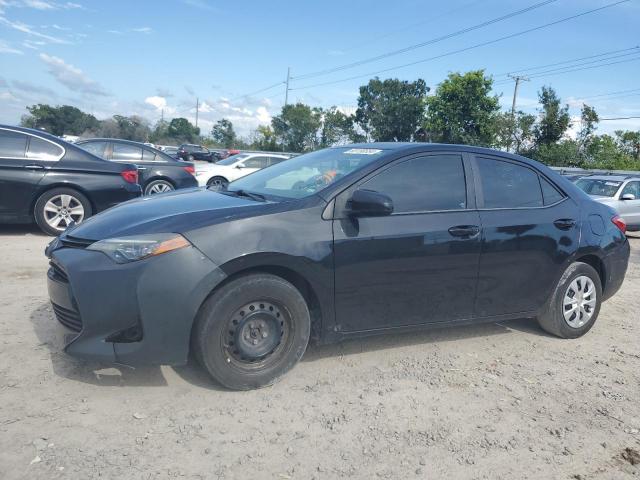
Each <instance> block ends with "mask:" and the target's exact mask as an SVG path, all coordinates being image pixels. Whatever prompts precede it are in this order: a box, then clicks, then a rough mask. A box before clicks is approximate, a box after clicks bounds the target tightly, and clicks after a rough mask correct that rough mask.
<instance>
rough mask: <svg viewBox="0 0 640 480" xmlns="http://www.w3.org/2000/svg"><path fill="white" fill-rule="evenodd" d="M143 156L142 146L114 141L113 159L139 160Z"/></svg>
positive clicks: (124, 160) (122, 160) (121, 160)
mask: <svg viewBox="0 0 640 480" xmlns="http://www.w3.org/2000/svg"><path fill="white" fill-rule="evenodd" d="M141 158H142V148H141V147H137V146H135V145H128V144H125V143H114V144H113V153H112V154H111V159H112V160H116V161H120V162H139V161H140V159H141Z"/></svg>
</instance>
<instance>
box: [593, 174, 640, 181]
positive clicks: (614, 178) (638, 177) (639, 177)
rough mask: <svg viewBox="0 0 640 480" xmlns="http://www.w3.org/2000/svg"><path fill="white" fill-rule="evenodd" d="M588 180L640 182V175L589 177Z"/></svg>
mask: <svg viewBox="0 0 640 480" xmlns="http://www.w3.org/2000/svg"><path fill="white" fill-rule="evenodd" d="M584 178H585V179H588V180H609V181H612V182H624V181H625V180H631V179H633V180H640V175H588V176H586V177H584Z"/></svg>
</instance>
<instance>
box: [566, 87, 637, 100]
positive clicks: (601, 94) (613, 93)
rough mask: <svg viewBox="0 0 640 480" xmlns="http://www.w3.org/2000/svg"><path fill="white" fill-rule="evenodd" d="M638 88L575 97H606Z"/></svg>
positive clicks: (635, 90)
mask: <svg viewBox="0 0 640 480" xmlns="http://www.w3.org/2000/svg"><path fill="white" fill-rule="evenodd" d="M639 90H640V88H631V89H629V90H618V91H617V92H609V93H599V94H598V95H589V96H586V97H577V98H580V99H589V98H599V97H608V96H610V95H618V94H621V93H631V92H637V91H639Z"/></svg>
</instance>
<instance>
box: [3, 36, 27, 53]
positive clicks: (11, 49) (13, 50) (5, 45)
mask: <svg viewBox="0 0 640 480" xmlns="http://www.w3.org/2000/svg"><path fill="white" fill-rule="evenodd" d="M0 53H13V54H15V55H22V50H18V49H17V48H14V47H12V46H11V45H9V44H8V43H7V42H5V41H4V40H0Z"/></svg>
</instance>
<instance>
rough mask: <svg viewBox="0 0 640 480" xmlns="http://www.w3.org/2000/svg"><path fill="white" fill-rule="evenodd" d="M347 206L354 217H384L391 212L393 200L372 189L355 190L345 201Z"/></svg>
mask: <svg viewBox="0 0 640 480" xmlns="http://www.w3.org/2000/svg"><path fill="white" fill-rule="evenodd" d="M347 208H348V210H349V214H350V215H352V216H354V217H384V216H387V215H391V214H392V213H393V201H392V200H391V198H389V197H388V196H387V195H385V194H383V193H379V192H376V191H374V190H356V191H355V192H353V195H352V196H351V198H350V199H349V201H348V202H347Z"/></svg>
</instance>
